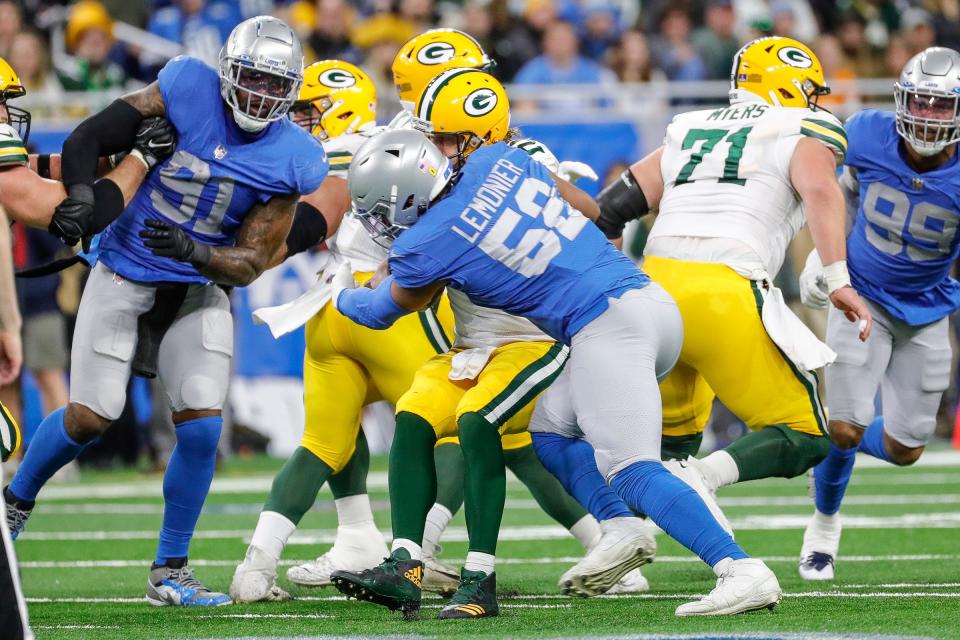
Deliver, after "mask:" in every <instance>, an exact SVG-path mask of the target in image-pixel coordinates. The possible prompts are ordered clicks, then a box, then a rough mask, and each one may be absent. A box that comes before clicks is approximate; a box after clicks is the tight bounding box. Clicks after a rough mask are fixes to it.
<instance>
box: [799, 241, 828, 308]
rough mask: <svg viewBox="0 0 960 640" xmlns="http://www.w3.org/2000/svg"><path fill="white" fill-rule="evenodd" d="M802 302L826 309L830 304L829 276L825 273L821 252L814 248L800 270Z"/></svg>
mask: <svg viewBox="0 0 960 640" xmlns="http://www.w3.org/2000/svg"><path fill="white" fill-rule="evenodd" d="M799 281H800V302H802V303H803V304H804V305H805V306H807V307H810V308H811V309H826V308H827V305H829V304H830V294H829V293H828V292H827V278H826V276H824V274H823V263H821V262H820V254H818V253H817V250H816V249H814V250H813V251H811V252H810V255H808V256H807V263H806V264H805V265H804V266H803V271H802V272H800V278H799Z"/></svg>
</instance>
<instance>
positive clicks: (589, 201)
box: [550, 171, 600, 220]
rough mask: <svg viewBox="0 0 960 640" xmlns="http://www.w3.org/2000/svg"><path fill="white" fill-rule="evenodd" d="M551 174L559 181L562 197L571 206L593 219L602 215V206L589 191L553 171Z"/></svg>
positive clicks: (558, 187) (558, 186)
mask: <svg viewBox="0 0 960 640" xmlns="http://www.w3.org/2000/svg"><path fill="white" fill-rule="evenodd" d="M550 175H552V176H553V179H554V181H555V182H556V183H557V189H558V190H559V191H560V197H561V198H563V199H564V200H566V201H567V203H568V204H569V205H570V206H571V207H573V208H574V209H576V210H577V211H579V212H580V213H582V214H583V215H585V216H587V217H588V218H590V219H591V220H596V219H597V218H598V217H599V216H600V207H599V205H597V201H596V200H594V199H593V198H591V197H590V194H589V193H587V192H586V191H584V190H583V189H581V188H580V187H578V186H576V185H575V184H573V183H572V182H570V181H569V180H566V179H565V178H561V177H560V176H558V175H557V174H555V173H553V172H552V171H551V172H550Z"/></svg>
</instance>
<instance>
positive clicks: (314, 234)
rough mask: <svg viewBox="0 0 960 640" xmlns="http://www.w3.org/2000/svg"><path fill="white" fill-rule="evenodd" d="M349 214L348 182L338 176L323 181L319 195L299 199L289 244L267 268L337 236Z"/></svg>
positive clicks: (284, 244) (328, 177)
mask: <svg viewBox="0 0 960 640" xmlns="http://www.w3.org/2000/svg"><path fill="white" fill-rule="evenodd" d="M349 210H350V190H349V189H348V188H347V181H346V180H344V179H343V178H338V177H336V176H327V177H326V178H324V180H323V182H321V183H320V186H319V187H318V188H317V190H316V191H314V192H313V193H311V194H308V195H305V196H303V197H302V198H300V202H298V203H297V209H296V212H295V213H294V217H293V224H292V225H291V226H290V232H289V233H288V234H287V240H286V242H285V243H283V244H281V245H280V248H279V249H278V250H277V252H276V253H275V254H274V256H273V258H271V259H270V263H269V265H268V267H267V268H271V267H275V266H277V265H278V264H280V263H281V262H283V261H284V260H286V259H287V258H289V257H290V256H294V255H296V254H298V253H302V252H304V251H306V250H307V249H311V248H313V247H315V246H317V245H318V244H320V243H321V242H323V241H324V240H326V239H327V238H329V237H330V236H332V235H333V234H335V233H336V232H337V229H338V228H340V222H341V221H342V220H343V216H344V215H345V214H346V213H347V211H349Z"/></svg>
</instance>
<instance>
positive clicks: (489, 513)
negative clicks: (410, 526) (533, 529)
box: [457, 412, 507, 555]
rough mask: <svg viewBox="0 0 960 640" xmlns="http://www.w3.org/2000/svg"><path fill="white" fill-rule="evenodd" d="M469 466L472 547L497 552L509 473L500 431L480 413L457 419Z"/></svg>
mask: <svg viewBox="0 0 960 640" xmlns="http://www.w3.org/2000/svg"><path fill="white" fill-rule="evenodd" d="M457 428H458V429H459V431H460V446H461V447H463V461H464V467H465V482H464V498H465V501H464V505H465V508H466V516H467V533H468V535H469V536H470V549H469V550H470V551H479V552H481V553H489V554H491V555H494V554H496V551H497V536H498V535H499V534H500V520H501V519H502V518H503V502H504V500H505V499H506V497H507V475H506V467H505V466H504V462H503V447H502V445H501V443H500V433H499V432H498V431H497V427H496V426H495V425H492V424H490V423H489V422H487V421H486V420H485V419H484V418H483V417H482V416H480V414H478V413H472V412H471V413H465V414H463V415H462V416H460V420H459V421H458V423H457Z"/></svg>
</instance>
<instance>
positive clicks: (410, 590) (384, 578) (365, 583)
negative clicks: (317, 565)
mask: <svg viewBox="0 0 960 640" xmlns="http://www.w3.org/2000/svg"><path fill="white" fill-rule="evenodd" d="M422 581H423V563H422V562H420V561H419V560H412V559H411V558H410V553H409V552H408V551H407V550H406V549H397V550H396V551H394V552H392V553H391V554H390V557H389V558H387V559H385V560H384V561H383V562H381V563H380V564H379V565H377V566H376V567H374V568H372V569H365V570H363V571H334V572H333V573H332V574H330V582H332V583H333V586H334V587H336V588H337V590H338V591H340V593H342V594H344V595H345V596H348V597H350V598H356V599H357V600H366V601H367V602H372V603H373V604H378V605H380V606H382V607H386V608H388V609H390V610H391V611H396V610H397V609H400V610H401V611H402V612H403V617H404V618H405V619H407V620H414V619H416V618H417V617H419V613H420V597H421V593H422V592H421V585H422Z"/></svg>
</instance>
